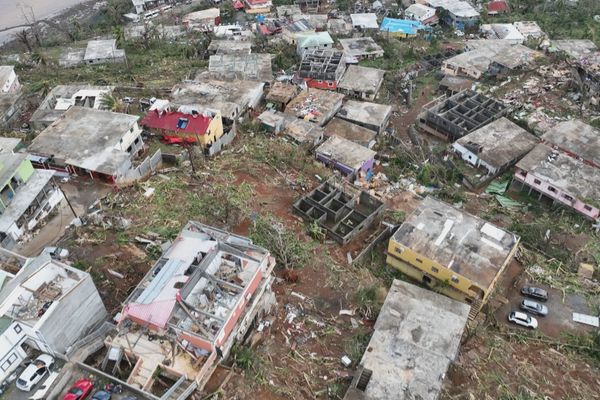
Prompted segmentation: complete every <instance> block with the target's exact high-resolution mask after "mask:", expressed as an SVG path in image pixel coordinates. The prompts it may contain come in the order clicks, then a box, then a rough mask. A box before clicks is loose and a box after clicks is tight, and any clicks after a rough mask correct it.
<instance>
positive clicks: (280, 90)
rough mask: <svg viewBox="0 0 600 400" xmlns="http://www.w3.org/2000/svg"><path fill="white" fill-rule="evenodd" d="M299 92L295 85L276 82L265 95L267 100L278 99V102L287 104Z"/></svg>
mask: <svg viewBox="0 0 600 400" xmlns="http://www.w3.org/2000/svg"><path fill="white" fill-rule="evenodd" d="M297 93H298V89H297V87H296V86H295V85H291V84H289V83H283V82H275V83H274V84H273V86H271V89H270V90H269V93H268V94H267V96H266V97H265V99H266V100H267V101H276V102H278V103H283V104H287V103H289V102H290V101H291V100H292V99H293V98H294V97H295V96H296V94H297Z"/></svg>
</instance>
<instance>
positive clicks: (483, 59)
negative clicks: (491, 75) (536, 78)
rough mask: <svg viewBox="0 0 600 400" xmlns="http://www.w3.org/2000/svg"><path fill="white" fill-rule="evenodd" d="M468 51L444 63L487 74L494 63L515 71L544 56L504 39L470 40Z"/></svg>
mask: <svg viewBox="0 0 600 400" xmlns="http://www.w3.org/2000/svg"><path fill="white" fill-rule="evenodd" d="M466 49H467V50H469V51H465V52H464V53H461V54H458V55H456V56H454V57H451V58H449V59H447V60H446V61H444V64H447V65H452V66H454V67H455V68H463V69H467V70H471V69H474V70H477V71H479V73H480V74H483V73H485V72H487V70H488V69H489V67H490V64H491V63H492V62H496V63H498V64H500V65H502V66H504V67H507V68H510V69H513V68H517V67H520V66H523V65H528V64H531V63H532V62H533V61H534V60H535V59H536V58H538V57H541V56H542V54H541V53H540V52H538V51H535V50H531V49H530V48H528V47H525V46H523V45H521V44H513V43H511V42H510V41H508V40H503V39H483V40H469V41H468V42H467V47H466Z"/></svg>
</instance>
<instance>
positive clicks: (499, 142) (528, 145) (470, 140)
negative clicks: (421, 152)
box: [456, 117, 538, 168]
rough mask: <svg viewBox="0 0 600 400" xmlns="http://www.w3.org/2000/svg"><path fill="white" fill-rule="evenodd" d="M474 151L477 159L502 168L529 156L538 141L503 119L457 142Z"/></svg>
mask: <svg viewBox="0 0 600 400" xmlns="http://www.w3.org/2000/svg"><path fill="white" fill-rule="evenodd" d="M456 142H457V143H458V144H460V145H462V146H464V147H466V148H468V149H470V150H472V149H473V148H477V150H478V151H474V152H475V154H477V157H478V158H480V159H481V160H483V161H485V162H486V163H488V164H490V165H491V166H493V167H496V168H501V167H502V166H504V165H507V164H509V163H510V162H511V161H512V162H514V160H517V159H519V158H521V157H522V156H523V155H525V154H527V153H528V152H529V151H530V150H531V149H533V148H534V147H535V145H536V144H537V143H538V139H537V138H536V137H535V136H534V135H532V134H531V133H529V132H527V131H526V130H525V129H523V128H521V127H520V126H519V125H517V124H515V123H514V122H511V121H510V120H508V119H506V118H504V117H502V118H500V119H497V120H495V121H493V122H491V123H489V124H487V125H485V126H483V127H481V128H479V129H477V130H475V131H473V132H471V133H469V134H467V135H465V136H463V137H461V138H460V139H458V140H457V141H456Z"/></svg>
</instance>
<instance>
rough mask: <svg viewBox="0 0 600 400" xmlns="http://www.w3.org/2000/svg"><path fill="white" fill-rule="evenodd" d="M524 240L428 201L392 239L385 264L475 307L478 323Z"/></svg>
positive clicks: (476, 218) (484, 222) (468, 215)
mask: <svg viewBox="0 0 600 400" xmlns="http://www.w3.org/2000/svg"><path fill="white" fill-rule="evenodd" d="M519 241H520V237H519V236H517V235H515V234H513V233H511V232H508V231H505V230H504V229H501V228H499V227H497V226H495V225H493V224H491V223H489V222H487V221H485V220H483V219H481V218H479V217H476V216H474V215H471V214H468V213H467V212H465V211H462V210H459V209H457V208H454V207H452V206H451V205H449V204H446V203H444V202H442V201H440V200H437V199H434V198H433V197H431V196H429V197H426V198H425V200H423V201H422V202H421V204H420V205H419V207H418V208H417V209H416V210H415V211H414V212H413V213H412V214H411V215H409V216H408V217H407V218H406V220H405V221H404V223H403V224H402V225H401V226H400V228H398V230H397V231H396V232H395V233H394V234H393V235H392V237H391V238H390V241H389V245H388V251H387V263H388V265H390V266H391V267H393V268H396V269H398V270H399V271H401V272H402V273H404V274H406V275H408V276H409V277H410V278H412V279H414V280H415V281H418V282H420V283H422V284H424V285H425V286H427V287H430V288H433V289H435V291H438V292H440V293H443V294H445V295H447V296H449V297H451V298H454V299H456V300H458V301H462V302H466V303H467V304H470V305H471V313H470V317H471V318H472V317H474V316H475V315H476V314H477V313H478V312H479V310H480V308H481V306H482V305H483V304H484V303H485V302H486V301H487V299H488V298H489V296H490V294H491V293H492V292H493V291H494V288H495V287H496V284H497V283H498V281H499V279H500V277H501V276H502V274H503V272H504V270H505V269H506V266H507V265H508V264H509V263H510V261H511V260H512V258H513V256H514V254H515V253H516V251H517V249H518V244H519Z"/></svg>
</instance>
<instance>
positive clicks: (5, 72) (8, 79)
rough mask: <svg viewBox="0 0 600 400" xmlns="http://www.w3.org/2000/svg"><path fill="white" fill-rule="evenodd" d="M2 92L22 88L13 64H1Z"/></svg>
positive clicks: (0, 81) (0, 79) (11, 91)
mask: <svg viewBox="0 0 600 400" xmlns="http://www.w3.org/2000/svg"><path fill="white" fill-rule="evenodd" d="M0 87H1V89H0V92H2V93H15V92H17V91H18V90H19V89H20V88H21V84H20V83H19V77H18V76H17V73H16V72H15V68H14V67H13V66H12V65H1V66H0Z"/></svg>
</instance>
